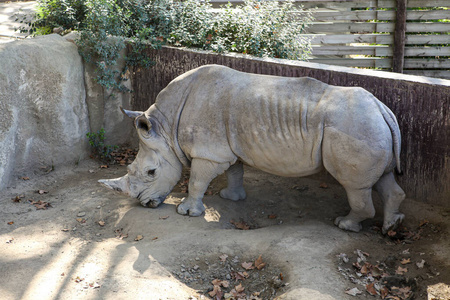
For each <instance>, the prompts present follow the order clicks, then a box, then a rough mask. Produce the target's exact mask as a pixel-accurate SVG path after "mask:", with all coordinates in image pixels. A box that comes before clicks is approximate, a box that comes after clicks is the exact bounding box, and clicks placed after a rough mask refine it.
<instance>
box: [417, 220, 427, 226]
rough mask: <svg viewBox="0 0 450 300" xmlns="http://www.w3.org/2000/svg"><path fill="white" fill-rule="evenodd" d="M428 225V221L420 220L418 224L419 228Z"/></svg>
mask: <svg viewBox="0 0 450 300" xmlns="http://www.w3.org/2000/svg"><path fill="white" fill-rule="evenodd" d="M428 223H430V222H429V221H428V220H422V221H420V223H419V227H422V226H423V225H426V224H428Z"/></svg>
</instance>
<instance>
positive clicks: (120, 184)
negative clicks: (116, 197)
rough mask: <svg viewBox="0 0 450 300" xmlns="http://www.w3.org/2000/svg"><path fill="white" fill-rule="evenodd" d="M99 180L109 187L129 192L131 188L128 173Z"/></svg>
mask: <svg viewBox="0 0 450 300" xmlns="http://www.w3.org/2000/svg"><path fill="white" fill-rule="evenodd" d="M98 182H99V183H101V184H103V185H104V186H106V187H107V188H109V189H112V190H115V191H118V192H122V193H125V194H129V191H130V188H129V182H128V175H125V176H122V177H119V178H114V179H100V180H99V181H98Z"/></svg>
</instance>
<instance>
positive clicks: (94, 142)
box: [86, 128, 119, 161]
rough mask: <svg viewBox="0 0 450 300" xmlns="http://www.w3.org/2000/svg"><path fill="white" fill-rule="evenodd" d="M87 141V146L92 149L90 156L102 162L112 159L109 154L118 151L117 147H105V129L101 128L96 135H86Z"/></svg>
mask: <svg viewBox="0 0 450 300" xmlns="http://www.w3.org/2000/svg"><path fill="white" fill-rule="evenodd" d="M86 136H87V138H88V139H89V145H91V148H92V154H93V156H94V157H97V158H100V159H102V160H104V161H108V160H111V159H112V156H111V153H112V152H113V151H114V150H116V149H118V148H119V147H118V146H115V145H114V146H111V145H105V129H103V128H101V129H100V130H99V131H98V132H97V133H95V132H88V133H86Z"/></svg>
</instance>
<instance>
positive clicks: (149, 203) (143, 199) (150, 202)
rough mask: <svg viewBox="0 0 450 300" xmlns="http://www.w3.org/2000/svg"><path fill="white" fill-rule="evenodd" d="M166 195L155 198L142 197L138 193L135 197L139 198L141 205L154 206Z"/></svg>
mask: <svg viewBox="0 0 450 300" xmlns="http://www.w3.org/2000/svg"><path fill="white" fill-rule="evenodd" d="M166 197H167V196H162V197H158V198H156V199H149V198H146V197H142V195H141V194H139V195H138V197H137V198H138V199H139V202H140V203H141V205H142V206H144V207H151V208H156V207H158V206H159V205H160V204H161V203H163V202H164V200H166Z"/></svg>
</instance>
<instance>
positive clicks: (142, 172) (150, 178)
mask: <svg viewBox="0 0 450 300" xmlns="http://www.w3.org/2000/svg"><path fill="white" fill-rule="evenodd" d="M121 109H122V108H121ZM122 112H123V113H124V114H125V115H127V116H128V117H130V118H133V119H134V125H135V127H136V130H137V134H138V136H139V152H138V154H137V156H136V159H135V160H134V162H133V163H132V164H131V165H129V166H128V173H127V174H126V175H125V176H123V177H120V178H115V179H101V180H99V182H100V183H101V184H103V185H105V186H106V187H108V188H110V189H113V190H116V191H119V192H122V193H124V194H127V195H128V196H130V197H134V198H137V199H138V200H139V202H140V203H141V204H142V205H143V206H148V207H157V206H158V205H159V204H161V203H162V202H163V201H164V200H165V199H166V197H167V195H168V194H169V193H170V192H171V191H172V189H173V187H174V186H175V184H176V183H177V182H178V180H179V179H180V177H181V170H182V164H181V162H180V160H179V159H178V157H177V156H176V154H175V152H174V151H173V149H172V147H171V145H170V144H169V141H170V138H169V137H168V136H167V135H165V133H164V131H163V129H162V128H161V127H160V125H159V123H158V122H157V121H156V120H154V119H152V118H149V117H148V116H146V115H145V113H143V112H139V111H129V110H124V109H122Z"/></svg>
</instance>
